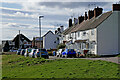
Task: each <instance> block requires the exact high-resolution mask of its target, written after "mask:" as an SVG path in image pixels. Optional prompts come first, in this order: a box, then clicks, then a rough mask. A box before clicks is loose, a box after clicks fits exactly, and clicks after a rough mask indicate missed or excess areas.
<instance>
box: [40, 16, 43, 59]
mask: <svg viewBox="0 0 120 80" xmlns="http://www.w3.org/2000/svg"><path fill="white" fill-rule="evenodd" d="M42 17H44V16H39V31H40V58H41V18H42Z"/></svg>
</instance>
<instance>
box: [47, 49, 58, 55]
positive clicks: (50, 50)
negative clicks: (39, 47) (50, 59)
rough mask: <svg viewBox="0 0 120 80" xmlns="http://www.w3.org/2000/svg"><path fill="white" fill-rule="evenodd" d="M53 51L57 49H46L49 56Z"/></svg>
mask: <svg viewBox="0 0 120 80" xmlns="http://www.w3.org/2000/svg"><path fill="white" fill-rule="evenodd" d="M53 51H57V49H48V50H47V52H48V55H49V56H53Z"/></svg>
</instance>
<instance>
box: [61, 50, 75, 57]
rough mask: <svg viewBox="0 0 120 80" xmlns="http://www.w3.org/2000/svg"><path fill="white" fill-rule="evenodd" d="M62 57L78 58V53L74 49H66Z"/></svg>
mask: <svg viewBox="0 0 120 80" xmlns="http://www.w3.org/2000/svg"><path fill="white" fill-rule="evenodd" d="M62 57H76V52H75V50H74V49H65V50H64V51H63V52H62Z"/></svg>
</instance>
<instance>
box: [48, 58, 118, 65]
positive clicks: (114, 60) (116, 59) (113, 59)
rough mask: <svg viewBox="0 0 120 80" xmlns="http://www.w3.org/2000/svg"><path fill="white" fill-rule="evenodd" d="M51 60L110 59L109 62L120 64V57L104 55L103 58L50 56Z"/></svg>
mask: <svg viewBox="0 0 120 80" xmlns="http://www.w3.org/2000/svg"><path fill="white" fill-rule="evenodd" d="M49 59H50V60H55V59H89V60H104V61H109V62H114V63H117V64H120V57H103V58H58V57H56V56H55V57H54V56H50V58H49Z"/></svg>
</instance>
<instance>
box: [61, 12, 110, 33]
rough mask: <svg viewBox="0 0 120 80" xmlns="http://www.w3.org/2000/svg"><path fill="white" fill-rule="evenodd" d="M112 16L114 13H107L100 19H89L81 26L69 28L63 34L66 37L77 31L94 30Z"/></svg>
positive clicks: (99, 17)
mask: <svg viewBox="0 0 120 80" xmlns="http://www.w3.org/2000/svg"><path fill="white" fill-rule="evenodd" d="M111 14H112V11H109V12H106V13H104V14H101V15H100V16H98V17H96V18H95V17H93V18H92V19H90V20H89V19H88V20H86V21H83V22H82V23H81V24H77V25H76V26H72V27H70V28H67V29H66V30H65V31H64V32H63V34H64V35H66V34H68V33H72V32H76V31H84V30H89V29H94V28H96V27H98V25H100V24H101V23H102V22H103V21H104V20H106V19H107V18H108V17H109V16H110V15H111Z"/></svg>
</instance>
